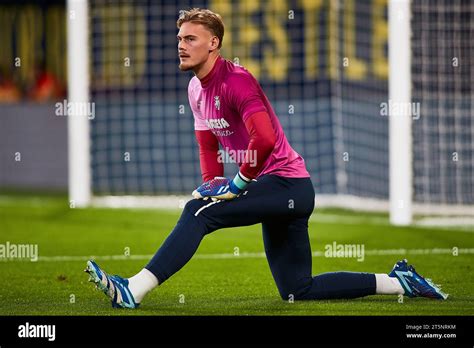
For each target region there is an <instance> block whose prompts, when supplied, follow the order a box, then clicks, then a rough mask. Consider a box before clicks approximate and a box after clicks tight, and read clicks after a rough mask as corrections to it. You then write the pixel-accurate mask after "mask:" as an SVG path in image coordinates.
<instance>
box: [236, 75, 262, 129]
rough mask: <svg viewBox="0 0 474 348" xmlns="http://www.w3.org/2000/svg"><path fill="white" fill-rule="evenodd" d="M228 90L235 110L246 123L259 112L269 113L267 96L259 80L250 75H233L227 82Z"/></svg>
mask: <svg viewBox="0 0 474 348" xmlns="http://www.w3.org/2000/svg"><path fill="white" fill-rule="evenodd" d="M227 90H228V95H229V98H230V100H231V102H232V104H233V106H234V108H235V109H236V110H237V112H238V113H239V114H240V116H241V117H242V119H243V121H244V122H245V121H247V119H248V118H249V117H250V116H251V115H253V114H255V113H257V112H261V111H265V112H268V110H267V108H266V107H265V103H264V98H265V96H264V95H263V92H262V90H261V88H260V86H259V84H258V82H257V80H256V79H255V78H254V77H253V76H252V75H250V73H248V72H238V73H233V74H231V75H230V76H229V78H228V80H227Z"/></svg>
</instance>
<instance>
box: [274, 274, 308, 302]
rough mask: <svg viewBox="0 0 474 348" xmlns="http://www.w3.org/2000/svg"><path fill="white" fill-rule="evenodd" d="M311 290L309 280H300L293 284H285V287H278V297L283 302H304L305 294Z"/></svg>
mask: <svg viewBox="0 0 474 348" xmlns="http://www.w3.org/2000/svg"><path fill="white" fill-rule="evenodd" d="M310 288H311V280H310V278H308V279H302V280H300V281H298V282H295V283H294V284H287V285H286V286H282V285H280V286H278V292H279V293H280V297H281V299H282V300H284V301H290V302H292V301H298V300H305V299H306V296H305V295H306V294H307V293H308V291H309V289H310Z"/></svg>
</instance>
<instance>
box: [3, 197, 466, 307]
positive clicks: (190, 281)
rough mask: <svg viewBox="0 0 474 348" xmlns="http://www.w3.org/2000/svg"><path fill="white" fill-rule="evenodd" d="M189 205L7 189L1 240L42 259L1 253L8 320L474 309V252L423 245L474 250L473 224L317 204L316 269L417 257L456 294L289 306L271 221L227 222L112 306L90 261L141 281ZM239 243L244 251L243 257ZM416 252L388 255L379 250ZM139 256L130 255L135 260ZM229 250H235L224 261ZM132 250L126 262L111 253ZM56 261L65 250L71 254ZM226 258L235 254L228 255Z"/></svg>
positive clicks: (313, 231)
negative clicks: (129, 302)
mask: <svg viewBox="0 0 474 348" xmlns="http://www.w3.org/2000/svg"><path fill="white" fill-rule="evenodd" d="M179 214H180V213H179V211H162V210H152V209H147V210H132V209H97V208H91V209H70V208H69V206H68V202H67V199H66V197H64V196H51V195H43V196H41V195H37V196H32V195H17V194H16V195H3V196H0V235H1V238H0V244H5V243H6V242H7V241H8V242H10V243H17V244H37V245H38V248H39V260H38V261H37V262H31V261H25V260H5V259H3V260H1V262H0V277H1V279H2V286H1V287H0V315H473V314H474V301H473V300H474V295H473V290H472V289H473V286H474V276H473V269H472V266H473V265H474V254H472V253H467V252H466V253H462V252H460V253H459V255H457V256H454V255H452V253H451V254H450V253H448V252H444V253H436V252H434V253H427V254H422V253H421V252H420V251H419V252H414V251H413V249H430V250H431V249H434V248H440V249H452V248H453V247H457V248H459V249H469V248H470V249H471V251H472V248H474V233H473V230H472V229H469V228H467V229H466V228H465V229H461V228H459V229H456V228H452V229H439V228H431V229H430V228H414V227H410V228H400V227H393V226H389V225H388V223H387V217H386V215H383V214H365V213H364V214H362V213H354V212H348V211H342V210H321V211H318V210H316V211H315V213H314V214H313V217H312V219H311V222H310V226H309V228H310V238H311V245H312V251H313V252H318V251H319V252H322V253H323V255H315V256H314V257H313V274H318V273H322V272H331V271H338V270H348V271H364V272H376V273H387V272H389V271H390V270H391V268H392V266H393V264H394V263H395V262H396V261H397V260H399V259H401V258H404V257H406V258H408V261H409V262H410V263H413V264H414V265H415V266H416V268H417V271H418V272H419V273H420V274H422V275H423V276H425V277H427V278H432V279H433V281H434V282H435V283H438V284H442V286H443V290H445V291H446V292H447V293H449V294H450V297H449V298H448V300H447V301H435V300H429V299H424V298H416V299H410V298H406V297H405V298H404V299H403V302H402V303H400V302H399V299H398V298H397V297H396V296H368V297H365V298H361V299H355V300H332V301H305V302H294V303H291V302H289V301H283V300H281V298H280V297H279V294H278V291H277V288H276V286H275V284H274V282H273V279H272V276H271V273H270V270H269V267H268V264H267V261H266V259H265V258H264V257H263V256H262V255H261V253H262V252H263V243H262V238H261V231H260V226H259V225H255V226H250V227H240V228H231V229H223V230H219V231H216V232H214V233H213V234H211V235H208V236H207V237H206V238H204V240H203V242H202V243H201V245H200V247H199V249H198V251H197V254H196V257H195V258H193V259H192V260H191V261H190V262H189V263H188V264H187V265H186V266H185V267H184V268H183V269H182V270H181V271H180V272H178V273H177V274H175V275H174V276H173V277H171V278H170V279H169V280H168V281H167V282H165V283H164V284H163V285H161V286H160V287H158V288H157V289H155V290H154V291H153V292H152V293H150V294H149V295H148V297H147V298H146V299H145V301H144V302H143V303H142V306H141V308H140V309H138V310H117V309H113V308H111V305H110V302H109V301H108V300H107V298H106V297H105V296H104V295H103V294H102V293H100V292H99V291H97V290H95V289H94V286H93V285H92V283H89V282H87V274H86V273H84V272H83V270H84V268H85V262H86V260H87V256H90V255H94V256H95V259H96V260H97V261H98V262H99V264H100V265H101V266H102V267H103V268H104V269H105V270H106V271H107V272H109V273H111V274H120V275H122V276H124V277H129V276H132V275H133V274H135V273H136V272H137V271H139V270H140V269H141V268H142V267H143V266H144V265H145V264H146V263H147V255H150V256H151V255H152V254H154V253H155V251H156V250H157V248H158V247H159V246H160V245H161V243H162V242H163V241H164V239H165V238H166V236H167V235H168V233H169V232H170V231H171V229H172V228H173V226H174V224H175V223H176V221H177V219H178V217H179ZM334 241H335V242H336V243H338V244H363V245H364V248H365V252H366V255H365V257H364V260H363V261H362V262H359V261H357V259H356V258H328V257H324V251H325V245H328V244H332V243H333V242H334ZM235 248H238V251H239V255H240V256H234V255H233V254H234V252H235V251H236V249H235ZM401 248H403V249H406V250H407V251H406V252H405V253H404V252H403V251H400V252H394V253H393V254H387V253H386V252H385V253H384V252H381V253H380V254H376V251H377V250H379V251H384V250H385V251H386V250H389V249H401ZM127 251H129V252H130V256H129V257H126V256H124V254H125V252H127ZM222 254H227V255H229V257H219V255H222ZM111 255H122V257H121V259H120V258H119V259H115V260H114V259H113V258H107V257H105V256H111ZM54 256H65V259H64V260H62V261H59V260H58V259H57V258H56V259H55V258H54ZM224 256H225V255H224Z"/></svg>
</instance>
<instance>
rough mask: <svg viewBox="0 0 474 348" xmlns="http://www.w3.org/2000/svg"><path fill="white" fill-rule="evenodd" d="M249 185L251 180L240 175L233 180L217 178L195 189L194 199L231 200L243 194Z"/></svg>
mask: <svg viewBox="0 0 474 348" xmlns="http://www.w3.org/2000/svg"><path fill="white" fill-rule="evenodd" d="M249 183H250V180H248V179H247V178H245V177H244V176H243V175H242V174H240V173H237V175H236V176H235V178H234V179H233V180H230V179H228V178H224V177H221V176H216V177H215V178H214V179H212V180H209V181H207V182H205V183H204V184H202V185H201V186H199V187H198V188H197V189H195V190H194V191H193V197H194V198H197V199H200V198H204V199H206V197H211V198H212V199H213V200H216V199H219V200H220V199H222V200H230V199H234V198H235V197H237V196H238V195H239V194H240V193H242V191H243V190H244V189H245V187H246V186H247V185H248V184H249Z"/></svg>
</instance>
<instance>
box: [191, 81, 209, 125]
mask: <svg viewBox="0 0 474 348" xmlns="http://www.w3.org/2000/svg"><path fill="white" fill-rule="evenodd" d="M195 79H196V80H197V78H196V77H193V78H192V79H191V81H189V85H188V100H189V106H190V107H191V111H192V112H193V116H194V130H198V131H202V130H208V129H209V128H208V127H207V124H206V121H205V119H204V117H203V116H202V114H201V110H200V107H199V105H198V103H199V102H200V100H199V93H196V92H197V91H196V89H197V87H198V86H197V85H196V83H199V81H196V80H195Z"/></svg>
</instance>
